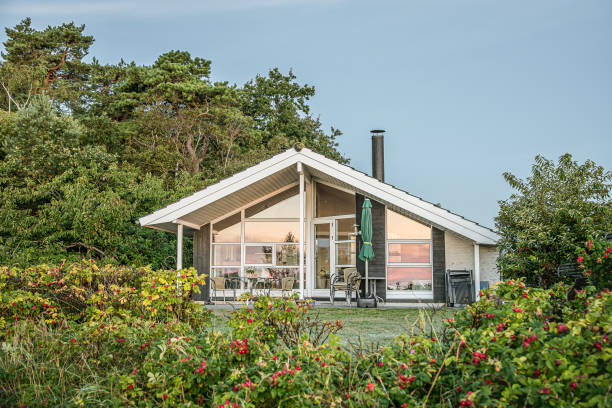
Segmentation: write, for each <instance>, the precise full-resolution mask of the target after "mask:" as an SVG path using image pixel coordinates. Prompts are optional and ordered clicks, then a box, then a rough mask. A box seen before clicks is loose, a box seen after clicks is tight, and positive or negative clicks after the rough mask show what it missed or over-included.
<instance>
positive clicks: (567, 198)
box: [496, 153, 612, 286]
mask: <svg viewBox="0 0 612 408" xmlns="http://www.w3.org/2000/svg"><path fill="white" fill-rule="evenodd" d="M504 178H505V179H506V181H507V182H508V183H509V184H510V186H511V187H512V188H513V189H515V190H517V192H516V193H514V194H512V195H511V196H510V197H509V198H508V199H507V200H503V201H500V202H499V206H500V210H499V215H498V216H497V218H496V226H497V229H498V230H499V232H500V234H501V241H500V242H499V246H500V249H501V251H502V256H501V257H500V259H499V266H500V268H501V272H502V274H503V275H504V276H505V277H511V278H515V277H521V276H524V277H526V278H527V280H528V282H530V283H531V284H539V285H543V286H549V285H551V284H552V283H554V282H555V281H556V280H557V279H558V278H557V276H556V274H555V271H556V269H557V268H558V267H559V265H561V264H563V263H565V262H569V261H575V259H573V254H574V253H576V251H577V250H579V249H580V248H583V247H584V245H585V242H586V241H587V240H588V239H589V236H597V235H598V234H603V233H606V232H612V202H611V200H610V191H611V189H612V183H611V182H612V172H610V171H606V170H605V169H604V168H603V167H601V166H598V165H596V164H595V163H594V162H592V161H591V160H587V161H586V162H585V163H584V164H579V163H577V162H576V161H573V160H572V156H571V155H570V154H569V153H568V154H564V155H563V156H561V157H560V158H559V161H558V163H554V162H553V161H550V160H547V159H546V158H544V157H542V156H537V157H536V158H535V164H534V165H533V166H532V169H531V176H529V177H528V178H527V179H526V180H521V179H519V178H518V177H516V176H515V175H513V174H510V173H504Z"/></svg>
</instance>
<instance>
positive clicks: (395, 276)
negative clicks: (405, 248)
mask: <svg viewBox="0 0 612 408" xmlns="http://www.w3.org/2000/svg"><path fill="white" fill-rule="evenodd" d="M387 290H431V267H427V268H410V267H389V268H387Z"/></svg>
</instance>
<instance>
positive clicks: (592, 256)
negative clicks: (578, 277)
mask: <svg viewBox="0 0 612 408" xmlns="http://www.w3.org/2000/svg"><path fill="white" fill-rule="evenodd" d="M577 262H578V264H579V265H580V268H581V269H582V271H583V273H584V274H585V275H586V277H587V279H588V280H589V282H590V283H591V284H592V285H594V286H595V287H598V288H611V287H612V242H610V241H607V240H605V239H601V238H600V239H589V240H588V241H587V243H586V244H585V249H584V251H580V252H578V259H577Z"/></svg>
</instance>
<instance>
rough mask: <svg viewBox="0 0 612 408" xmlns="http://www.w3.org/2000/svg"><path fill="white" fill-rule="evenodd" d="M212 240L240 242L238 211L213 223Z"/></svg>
mask: <svg viewBox="0 0 612 408" xmlns="http://www.w3.org/2000/svg"><path fill="white" fill-rule="evenodd" d="M212 238H213V242H240V213H236V214H234V215H231V216H229V217H227V218H225V219H223V220H221V221H219V222H215V223H214V224H213V231H212Z"/></svg>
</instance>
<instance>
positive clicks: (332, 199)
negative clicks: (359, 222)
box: [315, 183, 355, 217]
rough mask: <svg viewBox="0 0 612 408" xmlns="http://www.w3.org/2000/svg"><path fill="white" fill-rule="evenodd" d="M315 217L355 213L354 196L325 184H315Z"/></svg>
mask: <svg viewBox="0 0 612 408" xmlns="http://www.w3.org/2000/svg"><path fill="white" fill-rule="evenodd" d="M315 212H316V215H315V216H316V217H331V216H334V215H349V214H355V196H354V195H353V194H349V193H345V192H344V191H341V190H338V189H335V188H333V187H330V186H327V185H325V184H321V183H317V184H316V202H315Z"/></svg>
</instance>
